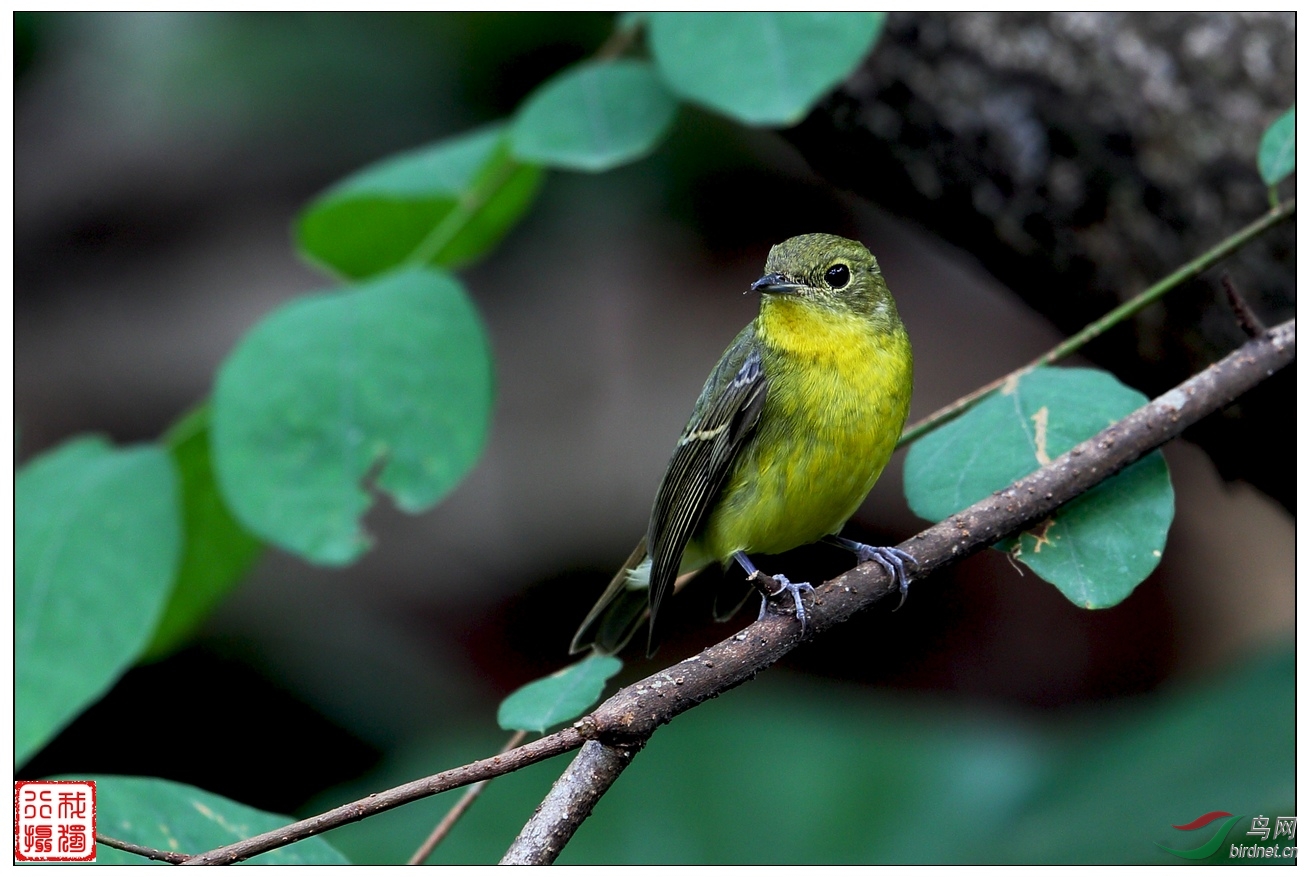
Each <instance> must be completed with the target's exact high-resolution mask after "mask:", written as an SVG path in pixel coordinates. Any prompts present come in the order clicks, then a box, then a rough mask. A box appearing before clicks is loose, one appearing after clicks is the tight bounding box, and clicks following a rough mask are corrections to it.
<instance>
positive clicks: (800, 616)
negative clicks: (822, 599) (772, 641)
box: [749, 570, 814, 636]
mask: <svg viewBox="0 0 1310 877" xmlns="http://www.w3.org/2000/svg"><path fill="white" fill-rule="evenodd" d="M749 578H750V580H751V582H752V584H754V585H755V587H756V588H759V591H760V616H759V618H757V619H755V620H756V621H759V620H760V619H762V618H764V616H765V615H766V614H767V613H768V609H769V606H770V604H773V603H776V602H778V598H779V597H781V596H782V595H783V594H788V595H790V596H791V599H792V603H793V604H794V605H795V607H796V620H797V621H799V622H800V623H801V636H805V626H806V624H807V623H808V619H807V618H806V615H805V600H804V599H803V598H802V597H801V593H802V592H806V591H808V592H809V593H811V594H813V593H814V586H813V585H811V584H810V583H809V582H796V583H795V584H792V582H791V581H790V580H789V579H788V578H787V577H786V576H785V575H782V574H781V573H779V574H778V575H773V576H770V575H765V574H764V573H762V572H760V571H759V570H756V571H755V572H753V573H751V574H750V576H749ZM768 583H772V584H774V585H776V586H777V587H776V590H772V591H770V590H768Z"/></svg>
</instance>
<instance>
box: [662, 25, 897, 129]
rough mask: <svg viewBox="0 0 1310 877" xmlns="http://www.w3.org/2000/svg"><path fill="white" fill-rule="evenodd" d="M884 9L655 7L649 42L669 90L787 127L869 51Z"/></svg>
mask: <svg viewBox="0 0 1310 877" xmlns="http://www.w3.org/2000/svg"><path fill="white" fill-rule="evenodd" d="M885 18H886V13H882V12H712V13H711V12H658V13H651V15H650V46H651V51H652V52H653V53H654V55H655V61H656V63H657V64H658V65H659V70H660V75H661V76H663V77H664V81H665V82H666V83H667V84H668V86H669V88H671V89H673V91H674V93H676V94H677V95H679V96H680V97H684V98H686V99H687V100H691V101H695V102H696V103H699V104H703V105H705V106H707V107H709V108H710V109H713V110H717V111H718V112H720V113H723V114H724V115H726V116H729V117H731V118H733V119H736V120H737V121H739V122H745V123H746V124H748V125H792V124H795V123H796V122H798V121H800V120H801V119H802V118H803V117H804V116H805V114H806V113H808V112H809V111H810V108H811V107H813V106H814V104H815V103H816V102H817V101H818V100H819V98H821V97H822V96H823V95H824V94H826V93H827V92H828V91H829V90H831V89H832V88H833V87H834V86H836V85H837V84H838V83H839V82H841V81H842V80H844V79H845V78H846V77H847V76H849V75H850V74H851V73H852V72H853V71H854V70H855V68H856V67H857V66H858V65H859V63H860V61H861V60H863V59H864V56H865V55H867V54H868V53H869V50H870V48H872V46H873V44H874V42H875V41H876V40H877V39H878V34H879V33H881V32H882V26H883V22H884V19H885Z"/></svg>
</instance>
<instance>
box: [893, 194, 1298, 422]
mask: <svg viewBox="0 0 1310 877" xmlns="http://www.w3.org/2000/svg"><path fill="white" fill-rule="evenodd" d="M1295 215H1296V199H1295V198H1291V199H1289V200H1287V201H1284V202H1283V203H1282V204H1279V205H1277V206H1276V207H1274V208H1273V209H1272V210H1270V211H1269V212H1268V213H1266V214H1265V215H1264V216H1262V217H1260V218H1259V219H1257V220H1256V221H1255V222H1253V223H1251V224H1250V225H1248V226H1247V227H1246V228H1244V229H1242V230H1241V231H1238V232H1235V233H1234V234H1232V235H1230V236H1228V237H1227V238H1225V239H1224V240H1222V241H1220V242H1219V243H1217V244H1215V245H1214V246H1213V247H1211V248H1210V249H1208V250H1206V251H1205V252H1204V253H1202V254H1201V255H1199V256H1197V257H1196V258H1195V259H1193V260H1192V261H1190V262H1188V263H1187V264H1186V265H1184V266H1182V267H1181V268H1179V269H1178V270H1177V271H1174V272H1173V273H1172V274H1170V275H1169V276H1168V277H1165V278H1164V279H1163V280H1159V281H1157V282H1156V283H1154V284H1152V285H1151V286H1149V287H1147V288H1146V289H1144V290H1142V291H1141V292H1139V293H1138V294H1137V295H1135V296H1133V297H1132V298H1131V299H1129V300H1128V301H1126V302H1124V303H1123V304H1121V305H1119V307H1117V308H1115V309H1114V310H1112V311H1110V312H1109V313H1108V314H1106V315H1105V316H1103V317H1101V318H1100V319H1099V320H1097V321H1095V322H1093V323H1089V324H1088V325H1087V326H1086V327H1084V328H1083V330H1082V331H1080V332H1079V333H1078V334H1076V335H1072V336H1070V337H1069V338H1066V339H1065V340H1064V341H1062V342H1060V343H1059V344H1057V345H1056V346H1055V347H1052V348H1051V349H1050V350H1048V351H1046V352H1045V353H1043V354H1042V355H1041V356H1039V357H1037V358H1036V359H1034V360H1033V361H1032V362H1030V363H1028V364H1027V365H1023V366H1020V367H1019V368H1017V369H1015V370H1014V371H1012V372H1010V373H1009V374H1007V375H1002V376H1001V377H999V378H997V379H996V380H994V381H992V382H991V383H990V384H986V385H984V386H982V387H979V388H978V389H976V390H974V391H973V392H972V393H969V394H968V395H967V396H961V397H960V398H958V399H956V400H955V401H954V402H952V403H951V404H949V405H947V406H945V407H943V408H939V409H937V410H936V411H934V412H933V413H932V414H929V415H928V416H927V417H925V418H923V419H922V420H920V421H918V422H916V423H913V424H911V425H910V426H909V427H908V428H907V429H906V430H905V432H904V433H902V434H901V439H900V441H898V442H897V443H896V447H898V448H899V447H900V446H901V445H908V444H909V443H910V442H912V441H914V440H915V439H917V438H919V437H920V436H922V435H923V434H924V433H926V432H930V431H931V430H933V429H936V428H937V427H939V426H941V425H942V424H943V423H946V422H947V421H949V420H954V419H955V418H956V417H959V416H960V415H961V414H963V413H964V412H966V411H968V410H969V409H970V408H972V407H973V406H974V405H976V404H978V403H979V402H980V401H982V399H983V398H984V397H986V396H989V395H991V394H992V393H994V392H995V391H996V390H997V389H999V388H1000V387H1001V386H1003V385H1004V384H1005V383H1006V382H1007V381H1010V380H1013V379H1014V378H1016V377H1019V376H1021V375H1024V374H1027V373H1028V372H1030V371H1032V370H1033V369H1035V368H1038V367H1040V366H1043V365H1050V364H1051V363H1053V362H1056V361H1057V360H1061V359H1064V358H1065V357H1066V356H1068V355H1069V354H1071V353H1073V352H1075V351H1077V350H1078V349H1080V348H1081V347H1082V346H1083V345H1085V344H1086V343H1087V342H1089V341H1091V340H1092V339H1094V338H1096V337H1098V336H1100V335H1103V334H1104V333H1105V332H1107V331H1108V330H1110V329H1111V328H1113V327H1114V326H1116V325H1118V324H1119V323H1122V322H1123V321H1124V320H1126V319H1128V318H1129V317H1131V316H1133V315H1134V314H1136V313H1137V312H1138V311H1140V310H1141V309H1142V308H1144V307H1146V306H1147V305H1149V304H1151V303H1152V302H1154V301H1155V300H1156V299H1158V298H1160V297H1161V296H1162V295H1164V294H1165V293H1166V292H1169V291H1170V290H1172V289H1173V288H1174V287H1177V286H1179V285H1181V284H1183V283H1185V282H1186V281H1188V280H1191V279H1192V278H1194V277H1196V276H1197V275H1198V274H1200V273H1201V272H1203V271H1205V270H1206V269H1208V268H1211V267H1213V266H1214V265H1215V264H1216V263H1218V262H1220V261H1222V260H1223V259H1226V258H1227V257H1228V256H1231V255H1232V254H1233V253H1235V252H1237V251H1238V250H1240V249H1241V248H1242V247H1244V246H1246V245H1247V244H1249V243H1250V242H1251V241H1253V240H1255V239H1256V238H1257V237H1259V236H1260V235H1262V234H1264V233H1265V232H1266V231H1268V230H1269V229H1271V228H1273V227H1274V226H1276V225H1278V224H1279V223H1280V222H1283V221H1285V220H1288V219H1291V218H1292V217H1293V216H1295Z"/></svg>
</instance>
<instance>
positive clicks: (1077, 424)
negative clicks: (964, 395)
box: [905, 368, 1174, 609]
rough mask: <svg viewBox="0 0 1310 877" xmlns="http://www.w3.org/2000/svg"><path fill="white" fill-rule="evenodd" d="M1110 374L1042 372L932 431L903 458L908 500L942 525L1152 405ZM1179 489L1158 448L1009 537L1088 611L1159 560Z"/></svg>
mask: <svg viewBox="0 0 1310 877" xmlns="http://www.w3.org/2000/svg"><path fill="white" fill-rule="evenodd" d="M1146 401H1147V400H1146V397H1145V396H1143V395H1142V394H1141V393H1139V392H1137V391H1136V390H1133V389H1131V388H1129V387H1125V386H1124V385H1123V384H1121V383H1119V382H1118V381H1117V380H1115V379H1114V377H1113V376H1111V375H1109V374H1106V373H1105V372H1101V371H1096V370H1093V369H1073V368H1061V369H1054V368H1042V369H1037V370H1036V371H1034V372H1031V373H1029V374H1027V375H1025V376H1023V377H1022V378H1021V379H1020V380H1019V381H1017V382H1016V383H1015V384H1013V385H1012V386H1009V387H1006V388H1004V389H1002V390H1001V391H1000V392H998V393H996V394H994V395H992V396H991V397H989V398H987V399H985V400H983V401H982V402H981V403H979V404H978V405H977V406H976V407H974V408H973V409H972V410H970V411H969V412H968V413H966V414H964V415H963V416H961V417H960V418H958V419H956V420H954V421H952V422H950V423H948V424H946V425H945V426H943V427H940V428H939V429H937V430H935V431H934V432H931V433H929V434H928V435H926V436H924V437H923V438H921V439H920V440H919V441H918V442H916V443H915V444H914V445H913V447H911V448H910V452H909V454H908V455H907V456H906V458H905V496H906V499H908V500H909V503H910V508H911V509H913V510H914V513H915V514H917V515H920V516H921V517H924V518H927V519H929V520H933V521H939V520H941V519H943V518H945V517H948V516H949V515H952V514H954V513H955V512H958V511H959V510H960V509H963V508H965V507H967V506H969V505H972V504H973V503H975V502H977V501H978V500H980V499H982V498H983V497H985V496H987V495H988V494H990V493H991V492H993V491H995V490H1000V489H1001V488H1003V487H1005V486H1007V485H1008V484H1010V483H1011V482H1012V481H1015V480H1016V479H1018V478H1022V477H1023V476H1025V475H1027V474H1029V473H1030V472H1033V471H1036V470H1037V469H1038V468H1039V467H1040V466H1041V465H1043V464H1044V463H1046V462H1047V461H1049V460H1053V459H1055V458H1056V457H1058V456H1060V455H1061V454H1063V453H1064V452H1065V451H1067V450H1069V449H1070V448H1072V447H1073V446H1074V445H1076V444H1077V443H1078V442H1080V441H1082V440H1084V439H1086V438H1088V437H1090V436H1092V435H1095V434H1096V433H1097V432H1099V431H1100V430H1102V429H1104V428H1105V427H1107V426H1109V425H1110V424H1111V423H1113V422H1115V421H1116V420H1119V419H1120V418H1122V417H1123V416H1125V415H1126V414H1128V413H1130V412H1132V411H1133V410H1135V409H1136V408H1138V407H1140V406H1142V405H1143V404H1145V403H1146ZM1173 514H1174V493H1173V486H1172V485H1171V484H1170V483H1169V470H1168V468H1167V467H1166V466H1165V462H1164V457H1163V456H1161V455H1160V453H1159V452H1156V453H1154V454H1151V455H1150V456H1148V457H1146V458H1145V459H1143V460H1141V461H1139V462H1138V463H1136V464H1134V465H1133V466H1131V467H1129V468H1128V469H1126V470H1125V471H1123V472H1121V473H1119V474H1118V475H1116V476H1115V477H1113V478H1111V479H1110V480H1108V481H1106V482H1104V483H1102V484H1100V485H1098V486H1097V487H1095V488H1093V489H1092V490H1090V491H1088V492H1087V493H1085V494H1083V495H1082V496H1080V497H1079V498H1078V499H1076V500H1074V501H1073V502H1071V503H1068V504H1067V505H1065V506H1064V507H1063V508H1061V509H1060V510H1059V511H1057V512H1056V513H1055V514H1054V515H1053V516H1052V517H1051V518H1048V519H1047V520H1046V521H1044V522H1042V523H1041V524H1039V525H1038V526H1036V527H1034V528H1032V529H1031V530H1029V531H1028V532H1026V533H1023V534H1021V535H1020V536H1019V538H1018V540H1016V541H1014V542H1010V543H1005V544H1004V545H1002V546H997V547H1002V548H1007V549H1009V550H1010V552H1011V554H1012V555H1013V556H1014V557H1016V558H1017V559H1018V560H1020V561H1022V562H1023V563H1025V564H1027V565H1028V566H1029V567H1030V568H1031V569H1032V570H1033V571H1034V572H1036V573H1037V574H1038V575H1039V576H1041V577H1042V578H1044V579H1046V580H1047V581H1048V582H1051V583H1052V584H1054V585H1055V586H1056V587H1057V588H1059V589H1060V591H1061V592H1062V593H1063V594H1064V595H1065V596H1066V597H1068V598H1069V599H1070V600H1072V601H1073V602H1074V603H1076V604H1078V605H1079V606H1082V607H1084V608H1087V609H1102V608H1105V607H1107V606H1113V605H1115V604H1116V603H1118V602H1120V601H1121V600H1123V599H1124V598H1125V597H1127V596H1128V595H1129V594H1130V593H1132V591H1133V589H1134V588H1135V587H1137V585H1139V584H1140V583H1141V582H1142V580H1143V579H1145V578H1146V577H1147V575H1149V574H1150V573H1151V571H1152V570H1154V569H1155V567H1156V566H1157V565H1158V564H1159V562H1160V557H1161V555H1162V553H1163V551H1164V543H1165V537H1166V535H1167V534H1168V532H1169V524H1170V523H1171V522H1172V521H1173Z"/></svg>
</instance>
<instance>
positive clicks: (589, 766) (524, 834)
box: [500, 740, 645, 865]
mask: <svg viewBox="0 0 1310 877" xmlns="http://www.w3.org/2000/svg"><path fill="white" fill-rule="evenodd" d="M644 742H645V741H644V740H640V741H638V742H637V743H635V744H633V745H627V746H610V745H607V744H605V743H601V742H600V741H599V740H588V741H587V744H586V745H585V746H583V747H582V751H581V752H579V753H578V756H577V758H575V759H573V763H572V764H570V765H569V768H568V770H566V771H564V773H563V774H561V775H560V778H559V779H557V780H555V784H554V785H553V786H551V787H550V793H549V794H547V795H546V799H545V800H544V801H542V802H541V804H540V806H538V807H537V810H536V812H535V813H533V814H532V818H531V819H529V820H528V823H527V825H524V826H523V830H522V831H520V832H519V836H518V837H517V838H515V839H514V843H512V844H510V847H509V849H508V850H507V851H506V852H505V856H504V858H502V859H501V860H500V864H502V865H549V864H551V863H552V862H554V861H555V857H556V856H558V855H559V854H560V850H562V849H564V845H565V844H566V843H568V842H569V839H570V838H571V837H573V833H574V832H575V831H577V830H578V826H580V825H582V822H583V820H585V819H586V818H587V817H588V816H590V815H591V808H593V807H595V806H596V802H597V801H599V800H600V797H601V795H604V794H605V793H606V792H608V791H609V788H610V786H612V785H614V781H615V780H617V779H618V778H619V774H621V773H623V769H624V768H625V767H627V766H628V764H629V763H630V762H631V761H632V756H634V755H636V754H637V752H638V750H640V749H641V747H642V745H643V744H644Z"/></svg>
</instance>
